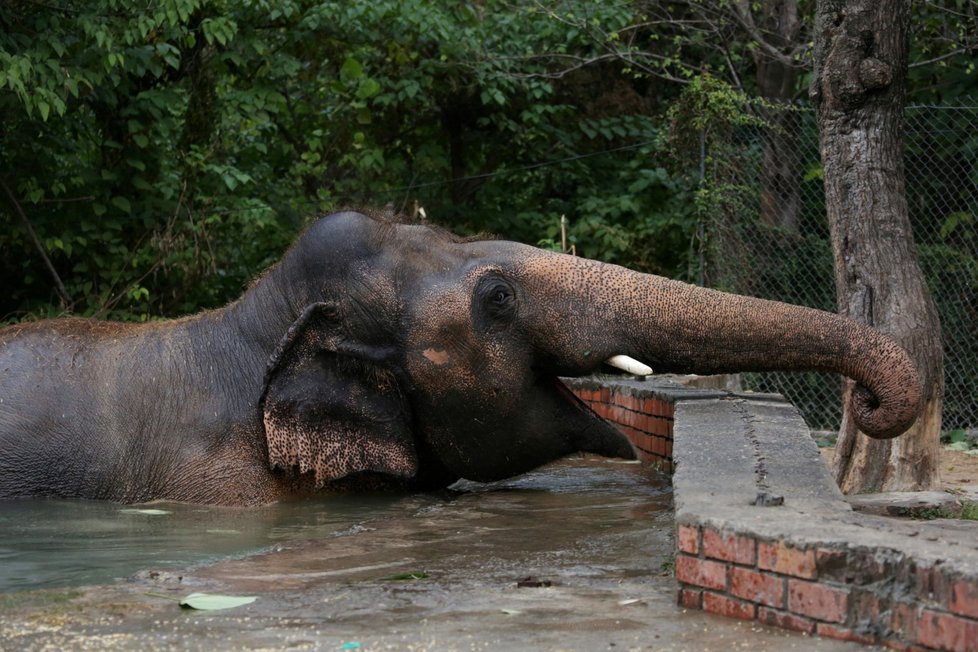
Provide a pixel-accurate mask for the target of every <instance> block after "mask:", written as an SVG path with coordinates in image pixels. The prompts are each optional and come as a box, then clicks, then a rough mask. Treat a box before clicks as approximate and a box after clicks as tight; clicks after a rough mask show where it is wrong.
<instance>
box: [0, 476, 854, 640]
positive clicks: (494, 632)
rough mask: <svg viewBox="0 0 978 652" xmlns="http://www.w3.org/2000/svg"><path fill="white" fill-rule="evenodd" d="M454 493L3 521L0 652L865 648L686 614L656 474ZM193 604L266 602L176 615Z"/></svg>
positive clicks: (538, 481) (75, 510)
mask: <svg viewBox="0 0 978 652" xmlns="http://www.w3.org/2000/svg"><path fill="white" fill-rule="evenodd" d="M456 488H457V489H458V490H459V491H455V492H441V493H438V494H424V495H412V496H387V497H383V496H374V497H331V498H323V499H322V500H313V501H302V502H297V503H294V504H283V505H274V506H269V507H266V508H262V509H223V508H203V507H195V506H186V505H162V504H161V505H153V506H152V508H153V509H159V510H161V511H164V512H166V513H162V514H159V513H144V512H139V511H129V510H131V509H132V508H125V507H121V506H118V505H106V504H99V503H88V502H51V501H35V502H26V501H25V502H17V503H6V504H0V548H2V549H3V552H2V553H0V554H2V559H0V586H2V587H4V589H5V590H6V591H8V594H6V595H0V649H10V650H34V649H37V650H48V649H107V648H110V647H111V648H113V649H125V650H130V649H131V650H137V649H138V650H172V649H194V650H196V649H201V650H212V649H275V650H280V649H313V650H336V649H343V648H350V647H352V646H356V647H357V648H358V649H362V650H371V651H373V650H408V649H410V650H501V649H529V650H549V649H564V650H600V649H615V650H647V649H654V650H657V652H658V651H663V652H665V651H679V650H729V649H734V648H741V647H749V648H750V649H751V650H753V651H754V652H768V651H769V652H775V651H783V650H790V649H796V650H805V651H806V652H809V651H811V650H819V651H827V650H852V649H858V648H855V647H854V645H853V644H850V643H844V642H841V641H832V640H829V639H817V638H816V639H813V638H810V637H804V636H801V635H800V634H798V633H795V632H788V631H780V630H772V629H769V628H765V627H763V626H760V625H758V624H757V623H747V622H740V621H733V620H727V619H723V618H718V617H715V616H712V615H710V614H705V613H703V612H699V611H687V610H684V609H680V608H678V607H677V606H676V597H675V582H674V580H673V578H672V573H671V560H672V558H673V555H674V550H675V541H674V531H673V528H674V523H673V515H672V496H671V490H670V488H669V486H668V484H667V483H665V482H664V481H663V480H662V479H661V478H658V477H657V476H656V475H655V474H654V473H652V472H651V471H650V470H649V469H647V468H643V467H641V466H639V465H630V464H621V463H615V462H611V461H606V460H600V459H594V458H590V459H584V460H580V459H574V460H567V461H563V462H560V463H558V464H555V465H552V466H549V467H546V468H544V469H541V470H539V471H536V472H534V473H530V474H527V475H525V476H521V477H519V478H515V479H513V480H510V481H507V482H500V483H494V484H490V485H480V484H473V483H461V484H460V485H458V486H457V487H456ZM253 553H259V554H253ZM188 566H192V567H189V568H188ZM166 567H170V568H175V571H174V572H170V573H165V572H164V573H138V574H137V575H136V577H135V578H134V579H133V581H129V582H114V583H111V584H103V585H97V586H88V587H83V588H78V589H68V590H64V589H52V590H46V591H30V592H27V591H22V592H17V593H10V591H12V590H14V589H24V588H38V587H42V586H47V587H57V586H62V587H64V586H69V585H80V584H88V583H91V582H96V581H100V582H101V581H107V580H111V579H113V578H117V577H127V576H131V575H133V573H135V571H137V570H141V569H161V568H166ZM198 591H205V592H210V593H222V594H228V595H240V596H254V597H256V601H255V602H253V603H252V604H249V605H246V606H243V607H239V608H235V609H228V610H226V611H218V612H188V611H187V610H184V609H181V608H180V607H179V606H178V604H177V603H178V601H179V599H180V598H181V597H182V596H185V595H186V594H188V593H190V592H198Z"/></svg>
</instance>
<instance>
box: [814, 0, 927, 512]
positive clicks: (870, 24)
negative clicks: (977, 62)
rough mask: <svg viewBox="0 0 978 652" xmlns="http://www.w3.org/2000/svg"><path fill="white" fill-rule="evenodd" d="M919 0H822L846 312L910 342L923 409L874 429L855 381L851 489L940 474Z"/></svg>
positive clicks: (832, 190)
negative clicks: (911, 143) (910, 89)
mask: <svg viewBox="0 0 978 652" xmlns="http://www.w3.org/2000/svg"><path fill="white" fill-rule="evenodd" d="M909 23H910V3H909V2H908V1H906V0H819V3H818V8H817V16H816V26H815V74H814V76H813V80H812V88H811V94H812V98H813V100H814V102H815V105H816V108H817V111H818V120H819V137H820V142H821V152H822V165H823V168H824V179H825V203H826V209H827V212H828V218H829V227H830V231H831V235H832V247H833V253H834V257H835V274H836V287H837V290H838V297H839V298H838V303H839V312H840V313H842V314H844V315H847V316H849V317H851V318H853V319H855V320H857V321H861V322H863V323H866V324H869V325H871V326H874V327H876V328H877V329H879V330H881V331H883V332H884V333H887V334H888V335H890V336H891V337H893V338H894V339H895V340H896V341H897V342H899V343H900V344H901V345H903V347H904V348H905V349H906V350H907V351H908V352H909V353H910V355H911V357H912V358H913V359H914V361H915V362H916V364H917V366H918V370H919V373H920V377H921V382H922V385H923V387H922V389H923V397H924V410H923V412H922V415H921V417H920V418H919V419H918V420H917V421H916V422H915V423H914V425H913V426H912V427H911V428H910V430H909V431H907V433H906V434H904V435H903V436H902V437H899V438H896V439H890V440H871V439H869V438H868V437H866V436H865V435H863V434H862V433H860V432H858V430H857V429H856V427H855V425H854V424H853V421H852V415H851V410H850V403H851V399H852V384H851V383H847V385H846V388H845V389H844V391H843V422H842V427H841V431H840V433H839V444H838V446H837V448H836V454H835V459H834V461H833V472H834V473H835V477H836V481H837V482H838V483H839V486H840V487H841V488H842V490H843V491H844V492H846V493H858V492H867V491H897V490H903V491H918V490H924V489H930V488H933V487H935V486H936V485H937V484H938V482H939V479H940V478H939V467H938V453H939V446H940V441H939V438H940V426H941V405H942V399H943V390H944V382H943V354H942V349H941V337H940V321H939V319H938V316H937V310H936V308H935V306H934V302H933V300H932V298H931V296H930V292H929V291H928V289H927V285H926V283H925V281H924V278H923V274H922V273H921V271H920V266H919V265H918V263H917V256H916V248H915V245H914V241H913V233H912V231H911V227H910V220H909V218H908V215H907V204H906V195H905V192H904V173H903V103H904V95H905V85H906V84H905V81H906V70H907V56H908V42H909V37H908V33H909Z"/></svg>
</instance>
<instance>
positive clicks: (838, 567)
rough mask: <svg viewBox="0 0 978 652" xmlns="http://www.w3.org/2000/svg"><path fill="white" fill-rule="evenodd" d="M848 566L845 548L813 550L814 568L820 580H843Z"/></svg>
mask: <svg viewBox="0 0 978 652" xmlns="http://www.w3.org/2000/svg"><path fill="white" fill-rule="evenodd" d="M848 567H849V556H848V554H847V553H846V551H845V550H832V549H830V548H818V549H817V550H815V570H816V572H817V573H818V577H819V578H821V579H822V580H824V579H826V578H829V577H830V578H832V579H836V580H839V581H840V582H841V581H845V576H846V571H847V569H848Z"/></svg>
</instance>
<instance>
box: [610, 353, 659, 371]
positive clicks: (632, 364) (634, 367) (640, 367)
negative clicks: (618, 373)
mask: <svg viewBox="0 0 978 652" xmlns="http://www.w3.org/2000/svg"><path fill="white" fill-rule="evenodd" d="M605 364H609V365H611V366H612V367H614V368H616V369H621V370H622V371H625V372H628V373H630V374H632V375H633V376H651V375H652V367H650V366H648V365H646V364H642V363H641V362H639V361H638V360H636V359H635V358H630V357H629V356H627V355H613V356H611V357H610V358H608V359H607V360H605Z"/></svg>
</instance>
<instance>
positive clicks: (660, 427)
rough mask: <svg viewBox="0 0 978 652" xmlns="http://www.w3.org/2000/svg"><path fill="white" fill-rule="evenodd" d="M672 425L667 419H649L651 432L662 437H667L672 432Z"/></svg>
mask: <svg viewBox="0 0 978 652" xmlns="http://www.w3.org/2000/svg"><path fill="white" fill-rule="evenodd" d="M671 430H672V428H671V424H670V422H669V421H666V420H665V419H657V418H652V419H649V432H651V433H652V434H653V435H659V436H660V437H667V436H668V435H669V434H670V432H671Z"/></svg>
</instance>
